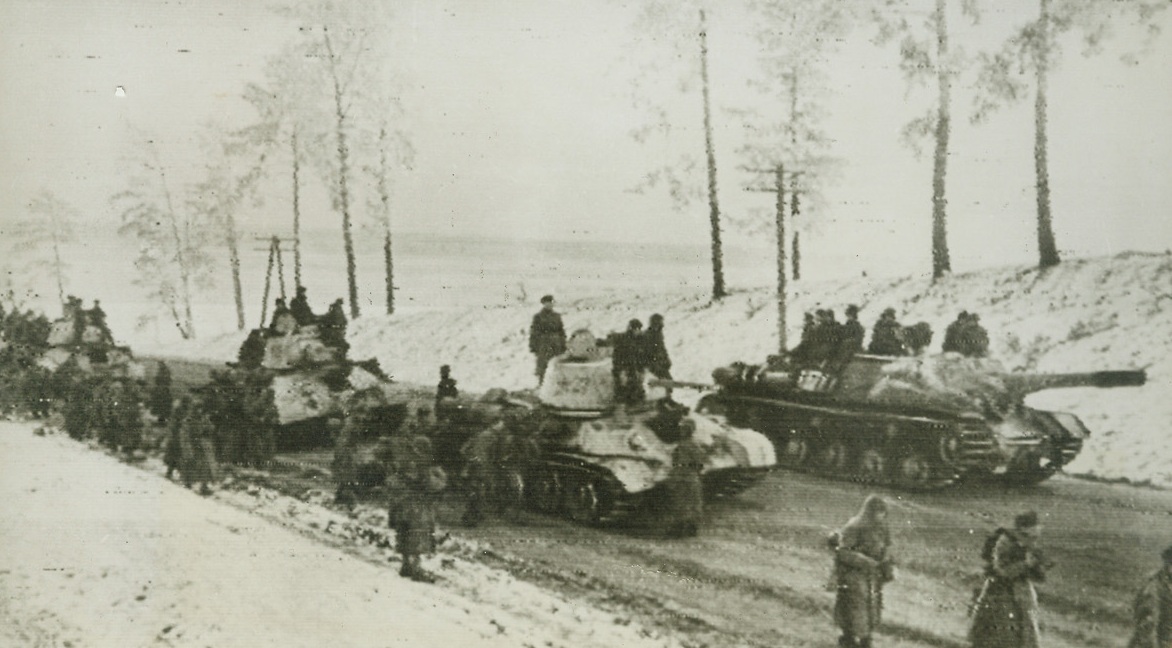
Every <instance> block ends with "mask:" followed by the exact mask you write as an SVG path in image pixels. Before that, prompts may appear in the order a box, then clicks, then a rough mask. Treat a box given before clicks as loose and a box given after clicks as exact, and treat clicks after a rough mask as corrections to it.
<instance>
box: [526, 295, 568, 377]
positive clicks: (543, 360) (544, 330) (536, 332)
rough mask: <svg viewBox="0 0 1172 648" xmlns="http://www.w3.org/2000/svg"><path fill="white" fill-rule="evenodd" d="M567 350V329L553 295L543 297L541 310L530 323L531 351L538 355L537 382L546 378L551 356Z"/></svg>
mask: <svg viewBox="0 0 1172 648" xmlns="http://www.w3.org/2000/svg"><path fill="white" fill-rule="evenodd" d="M565 350H566V329H565V327H564V326H563V325H562V316H561V315H560V314H558V313H557V311H555V310H554V309H553V295H546V296H544V297H542V298H541V310H540V311H538V312H537V314H536V315H534V316H533V322H532V323H530V325H529V351H530V353H532V354H533V355H535V356H536V357H537V366H536V369H535V373H536V374H537V384H538V385H540V384H541V383H542V381H544V380H545V367H546V365H548V364H549V361H550V359H551V358H554V357H557V356H559V355H561V354H562V353H564V352H565Z"/></svg>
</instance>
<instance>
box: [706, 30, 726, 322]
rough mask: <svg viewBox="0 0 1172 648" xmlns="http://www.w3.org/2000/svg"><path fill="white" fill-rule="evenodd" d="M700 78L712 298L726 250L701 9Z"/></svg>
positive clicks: (717, 292)
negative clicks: (721, 234)
mask: <svg viewBox="0 0 1172 648" xmlns="http://www.w3.org/2000/svg"><path fill="white" fill-rule="evenodd" d="M700 81H701V85H702V90H703V98H704V149H705V153H706V155H707V160H708V222H709V225H710V229H711V232H712V234H711V237H712V298H713V299H721V298H723V297H724V296H725V295H726V294H727V293H726V292H725V288H724V251H723V250H722V246H721V241H720V204H719V203H718V201H717V195H716V151H715V146H714V144H713V141H712V107H711V102H710V98H709V87H708V24H707V20H706V19H705V16H704V10H703V9H701V10H700Z"/></svg>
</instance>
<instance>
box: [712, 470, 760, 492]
mask: <svg viewBox="0 0 1172 648" xmlns="http://www.w3.org/2000/svg"><path fill="white" fill-rule="evenodd" d="M767 474H769V469H768V468H726V469H723V470H717V471H713V472H710V473H706V474H705V475H704V496H705V497H706V498H720V497H734V496H736V495H740V494H741V493H743V492H745V490H747V489H748V488H749V487H750V486H753V485H755V484H756V483H757V482H760V481H761V480H762V479H763V478H764V477H765V475H767Z"/></svg>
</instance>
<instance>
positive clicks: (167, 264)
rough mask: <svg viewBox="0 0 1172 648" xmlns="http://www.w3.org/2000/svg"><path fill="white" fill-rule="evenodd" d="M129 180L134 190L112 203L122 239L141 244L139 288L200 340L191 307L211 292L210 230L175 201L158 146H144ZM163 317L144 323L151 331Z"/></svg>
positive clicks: (150, 143) (151, 317)
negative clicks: (200, 294)
mask: <svg viewBox="0 0 1172 648" xmlns="http://www.w3.org/2000/svg"><path fill="white" fill-rule="evenodd" d="M136 157H137V159H136V160H135V161H134V162H133V163H132V164H133V167H134V169H133V171H131V173H130V174H129V175H128V179H127V182H128V185H129V186H128V188H127V189H126V190H124V191H121V192H119V193H117V194H115V195H114V196H112V197H111V199H110V201H111V204H112V206H113V207H114V209H115V210H116V211H117V212H118V214H119V216H120V217H121V220H122V225H121V227H120V228H119V230H118V231H119V233H121V234H123V235H125V236H130V237H133V238H134V239H136V240H137V241H138V245H139V252H138V256H137V257H136V258H135V261H134V265H135V268H136V269H137V270H138V274H139V277H138V279H137V280H136V281H135V283H136V284H138V285H140V286H143V287H144V288H146V289H147V291H148V296H149V297H150V298H151V299H153V300H155V301H156V302H157V304H158V306H159V307H160V308H161V309H162V310H163V311H164V312H166V314H167V315H169V316H170V317H171V319H172V320H173V321H174V323H175V327H176V329H177V330H178V331H179V334H180V335H181V336H182V337H183V338H184V339H192V338H194V337H195V336H196V331H195V318H194V316H193V314H192V308H191V302H192V297H193V295H194V291H195V290H196V289H197V288H206V287H210V286H211V284H212V280H211V268H212V258H211V255H210V254H209V253H208V243H209V239H210V237H209V228H207V227H206V224H205V223H201V222H199V221H198V219H197V218H196V215H195V214H194V213H193V212H192V211H190V210H185V209H183V210H181V209H179V208H177V207H176V203H178V204H179V206H180V207H182V206H184V203H183V202H182V201H176V200H175V199H174V197H173V195H172V191H171V187H170V180H169V179H168V172H167V169H166V167H165V166H164V165H163V163H162V161H161V158H160V156H159V154H158V151H157V149H156V144H155V142H154V141H153V140H148V141H146V142H145V143H144V144H142V145H141V146H140V148H139V150H138V151H137V152H136ZM156 317H157V313H147V314H144V315H143V316H142V317H140V318H139V326H140V327H141V326H145V325H146V324H147V323H149V322H150V321H153V320H154V319H155V318H156Z"/></svg>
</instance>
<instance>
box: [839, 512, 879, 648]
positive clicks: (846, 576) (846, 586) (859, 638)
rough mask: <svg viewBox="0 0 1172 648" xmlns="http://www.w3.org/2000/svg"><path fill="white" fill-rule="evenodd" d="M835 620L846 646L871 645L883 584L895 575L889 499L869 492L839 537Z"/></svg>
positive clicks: (841, 643)
mask: <svg viewBox="0 0 1172 648" xmlns="http://www.w3.org/2000/svg"><path fill="white" fill-rule="evenodd" d="M834 542H835V554H834V583H835V587H836V591H837V597H836V599H835V602H834V621H835V623H837V624H838V627H839V629H840V630H842V635H841V636H840V637H839V639H838V645H839V646H841V647H843V648H870V646H871V635H872V634H873V633H874V632H875V630H876V628H878V627H879V620H880V616H881V615H882V612H883V586H884V585H886V584H887V583H888V582H890V581H891V580H892V579H893V577H894V569H893V567H892V564H893V563H892V561H891V557H890V555H889V554H888V552H889V551H890V548H891V533H890V531H889V528H888V524H887V502H885V501H884V500H883V499H882V498H880V497H879V496H878V495H869V496H868V497H867V499H866V500H865V501H864V502H863V508H862V510H860V511H859V513H858V514H857V515H855V516H854V517H853V518H851V519H850V520H849V521H848V522H847V523H846V526H844V527H843V528H842V529H841V530H840V531H838V533H837V536H836V537H835V541H834Z"/></svg>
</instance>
